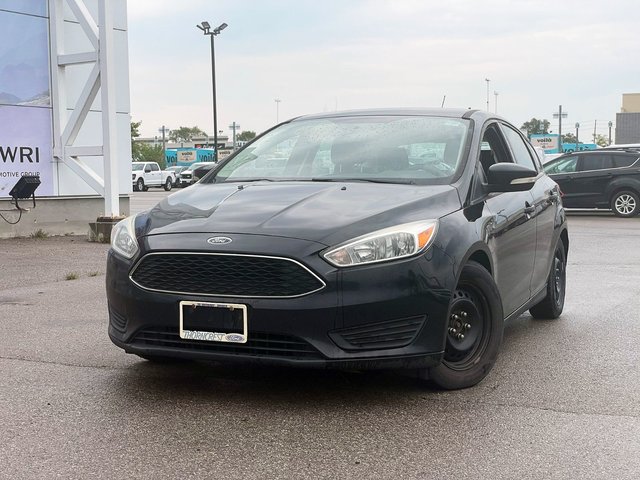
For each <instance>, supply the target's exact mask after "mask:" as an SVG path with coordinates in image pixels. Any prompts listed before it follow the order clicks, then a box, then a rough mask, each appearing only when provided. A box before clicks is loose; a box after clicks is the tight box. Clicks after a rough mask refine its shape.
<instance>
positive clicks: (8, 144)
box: [0, 105, 53, 197]
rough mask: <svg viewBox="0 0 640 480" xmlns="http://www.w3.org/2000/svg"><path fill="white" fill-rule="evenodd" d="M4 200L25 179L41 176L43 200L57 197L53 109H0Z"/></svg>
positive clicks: (0, 183) (0, 182) (0, 169)
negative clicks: (55, 194)
mask: <svg viewBox="0 0 640 480" xmlns="http://www.w3.org/2000/svg"><path fill="white" fill-rule="evenodd" d="M0 125H2V128H1V129H0V197H8V196H9V192H10V191H11V189H12V188H13V186H14V185H15V184H16V182H17V181H18V180H19V179H20V177H21V176H23V175H38V176H39V177H40V182H41V183H40V187H38V190H37V192H36V194H37V195H39V196H51V195H53V163H52V157H51V109H49V108H34V107H23V106H13V105H0Z"/></svg>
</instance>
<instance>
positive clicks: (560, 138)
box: [553, 105, 569, 153]
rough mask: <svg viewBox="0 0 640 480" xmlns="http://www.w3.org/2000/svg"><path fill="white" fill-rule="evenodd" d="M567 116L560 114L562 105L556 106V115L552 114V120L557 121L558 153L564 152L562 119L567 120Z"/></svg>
mask: <svg viewBox="0 0 640 480" xmlns="http://www.w3.org/2000/svg"><path fill="white" fill-rule="evenodd" d="M567 115H569V114H568V113H566V112H564V113H562V105H558V113H554V114H553V118H557V119H558V151H559V152H560V153H563V152H564V149H563V148H562V119H563V118H567Z"/></svg>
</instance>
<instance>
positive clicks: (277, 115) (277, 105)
mask: <svg viewBox="0 0 640 480" xmlns="http://www.w3.org/2000/svg"><path fill="white" fill-rule="evenodd" d="M273 101H274V102H276V125H277V124H278V122H279V121H280V102H281V101H282V100H280V99H279V98H274V99H273Z"/></svg>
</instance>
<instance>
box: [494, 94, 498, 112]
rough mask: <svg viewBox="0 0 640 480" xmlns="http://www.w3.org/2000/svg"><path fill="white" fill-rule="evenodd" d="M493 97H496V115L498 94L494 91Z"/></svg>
mask: <svg viewBox="0 0 640 480" xmlns="http://www.w3.org/2000/svg"><path fill="white" fill-rule="evenodd" d="M493 95H494V96H495V97H496V105H495V107H496V115H497V114H498V92H496V91H494V92H493Z"/></svg>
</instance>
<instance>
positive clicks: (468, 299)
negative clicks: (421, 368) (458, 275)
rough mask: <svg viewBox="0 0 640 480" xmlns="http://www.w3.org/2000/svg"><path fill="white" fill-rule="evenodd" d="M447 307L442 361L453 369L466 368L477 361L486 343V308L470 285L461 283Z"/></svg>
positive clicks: (484, 302)
mask: <svg viewBox="0 0 640 480" xmlns="http://www.w3.org/2000/svg"><path fill="white" fill-rule="evenodd" d="M449 309H450V314H449V327H448V330H447V344H446V347H445V351H444V363H445V364H446V365H447V366H448V367H449V368H451V369H453V370H465V369H467V368H469V366H470V365H473V364H474V363H475V362H476V361H477V359H478V357H480V356H481V355H482V354H483V352H484V350H485V348H486V346H487V340H488V337H487V335H486V332H485V323H486V318H487V315H488V307H487V304H486V301H485V300H484V299H483V298H482V295H481V294H479V292H477V291H475V289H474V287H473V286H471V285H462V286H460V287H459V288H458V289H457V290H456V291H455V292H454V294H453V298H452V301H451V306H450V307H449Z"/></svg>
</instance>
